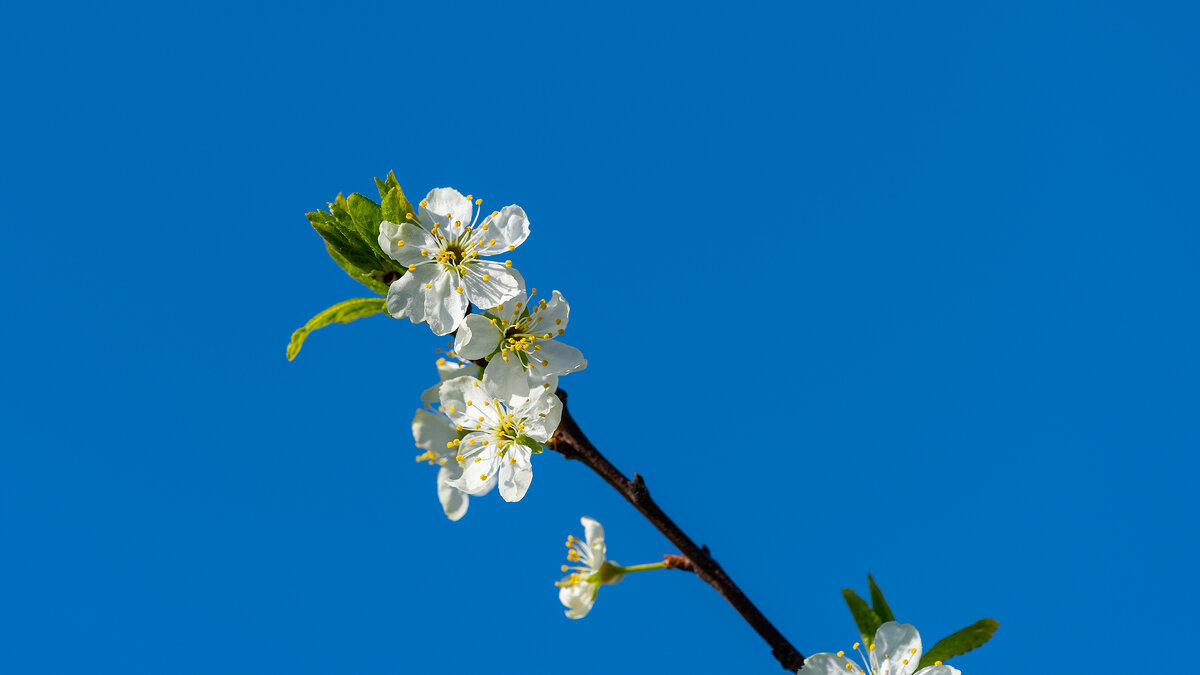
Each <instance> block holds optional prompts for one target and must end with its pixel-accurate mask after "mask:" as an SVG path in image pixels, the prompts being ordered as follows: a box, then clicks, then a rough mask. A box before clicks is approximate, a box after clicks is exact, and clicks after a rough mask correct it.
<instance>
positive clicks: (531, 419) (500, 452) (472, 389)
mask: <svg viewBox="0 0 1200 675" xmlns="http://www.w3.org/2000/svg"><path fill="white" fill-rule="evenodd" d="M485 377H486V376H485ZM441 399H442V410H443V411H444V412H445V413H446V415H447V416H449V417H450V421H451V422H453V423H454V424H455V425H456V431H465V432H467V433H466V435H465V436H463V437H462V438H461V439H459V440H458V441H456V446H457V448H458V454H457V455H456V457H455V459H457V460H458V463H459V465H460V466H461V467H462V469H463V472H462V475H461V477H459V478H458V479H457V480H452V481H450V484H451V485H453V486H454V487H457V488H458V489H460V490H463V491H465V492H472V493H473V492H474V491H475V490H478V489H479V488H480V487H481V486H483V485H486V484H487V483H488V481H491V480H496V479H499V481H500V496H501V497H503V498H504V500H505V501H509V502H515V501H520V499H521V498H522V497H524V496H525V491H526V490H528V489H529V483H530V482H532V481H533V464H532V462H531V461H530V459H531V457H532V456H533V455H534V454H535V453H540V452H541V451H542V450H541V447H540V444H543V443H545V442H546V441H549V440H550V436H551V435H553V434H554V431H555V429H557V428H558V423H559V421H560V419H561V417H562V402H560V401H559V400H558V397H557V396H555V395H554V394H553V393H551V392H549V391H546V390H544V389H542V388H541V387H539V388H538V389H537V390H536V391H527V392H526V395H525V396H511V397H508V398H507V399H505V400H501V398H500V395H499V394H497V393H493V392H492V391H491V388H490V385H489V383H488V381H487V380H486V379H485V380H483V381H480V380H478V379H476V378H474V377H470V376H465V377H456V378H454V379H453V380H448V381H446V382H443V383H442V387H441Z"/></svg>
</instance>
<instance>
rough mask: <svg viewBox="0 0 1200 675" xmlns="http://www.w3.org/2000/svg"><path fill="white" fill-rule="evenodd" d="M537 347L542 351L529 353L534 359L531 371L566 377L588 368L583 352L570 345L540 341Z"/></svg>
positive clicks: (537, 350)
mask: <svg viewBox="0 0 1200 675" xmlns="http://www.w3.org/2000/svg"><path fill="white" fill-rule="evenodd" d="M535 346H537V347H541V349H535V350H531V351H530V352H528V353H529V356H530V358H531V359H532V361H531V363H530V370H532V371H534V372H536V373H539V374H540V373H546V374H551V373H552V374H554V375H566V374H567V373H573V372H575V371H577V370H583V369H584V368H587V359H585V358H583V352H581V351H579V350H578V349H576V348H574V347H572V346H570V345H564V344H563V343H561V342H559V341H557V340H538V341H537V344H536V345H535Z"/></svg>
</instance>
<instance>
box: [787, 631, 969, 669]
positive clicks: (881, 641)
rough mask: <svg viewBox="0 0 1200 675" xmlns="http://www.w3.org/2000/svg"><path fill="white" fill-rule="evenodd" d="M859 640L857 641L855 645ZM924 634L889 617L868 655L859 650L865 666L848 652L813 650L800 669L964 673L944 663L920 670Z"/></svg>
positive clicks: (856, 645) (857, 644) (876, 632)
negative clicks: (918, 668)
mask: <svg viewBox="0 0 1200 675" xmlns="http://www.w3.org/2000/svg"><path fill="white" fill-rule="evenodd" d="M858 648H859V643H857V642H855V643H854V649H856V650H857V649H858ZM921 654H922V649H921V635H920V633H918V632H917V629H916V628H913V626H912V625H911V624H907V623H896V622H895V621H888V622H887V623H885V624H883V625H882V626H880V627H879V630H877V631H875V642H874V644H872V645H871V646H870V647H868V648H867V656H865V657H864V656H863V654H862V652H861V651H859V656H860V657H861V658H862V659H863V663H865V664H866V668H865V670H864V668H863V667H862V666H859V665H858V664H857V663H855V662H854V661H851V660H850V659H848V658H846V653H845V652H838V653H836V654H832V653H829V652H822V653H820V654H813V655H812V656H810V657H808V658H807V659H805V661H804V667H803V668H801V669H800V670H799V672H800V673H801V674H802V675H806V674H807V673H812V675H847V674H849V675H863V674H864V673H865V674H866V675H914V673H915V675H962V674H961V673H960V672H959V671H958V669H957V668H953V667H951V666H946V665H942V662H941V661H938V662H937V663H935V664H934V665H932V666H926V667H924V668H922V669H920V670H917V664H919V663H920V662H921Z"/></svg>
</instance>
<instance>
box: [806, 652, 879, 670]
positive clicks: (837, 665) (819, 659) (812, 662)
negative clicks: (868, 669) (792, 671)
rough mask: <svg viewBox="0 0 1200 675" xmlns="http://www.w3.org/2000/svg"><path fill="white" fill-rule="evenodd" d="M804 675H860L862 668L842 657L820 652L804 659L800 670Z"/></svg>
mask: <svg viewBox="0 0 1200 675" xmlns="http://www.w3.org/2000/svg"><path fill="white" fill-rule="evenodd" d="M800 672H801V673H803V674H804V675H808V674H809V673H811V674H812V675H846V673H850V674H851V675H862V672H863V671H862V668H860V667H859V666H858V664H857V663H855V662H853V661H851V660H850V659H848V658H846V657H844V656H838V655H837V654H830V653H829V652H822V653H820V654H813V655H812V656H810V657H808V658H807V659H804V667H803V668H801V669H800Z"/></svg>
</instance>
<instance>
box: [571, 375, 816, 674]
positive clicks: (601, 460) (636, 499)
mask: <svg viewBox="0 0 1200 675" xmlns="http://www.w3.org/2000/svg"><path fill="white" fill-rule="evenodd" d="M558 397H559V398H560V399H562V402H563V409H562V422H560V423H559V425H558V430H556V431H555V432H554V437H553V438H551V439H550V445H549V447H550V449H552V450H554V451H556V452H558V453H559V454H561V455H562V456H563V457H565V458H567V459H575V460H579V461H581V462H583V463H584V464H586V465H587V466H588V467H589V468H591V470H592V471H595V472H596V473H597V474H598V475H599V476H600V477H601V478H603V479H604V480H605V481H606V482H607V483H608V484H609V485H611V486H612V487H613V489H614V490H616V491H617V492H619V493H621V495H622V496H623V497H625V500H626V501H628V502H629V503H630V504H632V505H633V507H634V508H635V509H637V510H638V511H639V512H640V513H641V514H642V515H643V516H645V517H646V520H649V521H650V523H651V524H652V525H654V526H655V527H656V528H658V531H659V532H662V533H663V536H665V537H666V538H667V539H668V540H669V541H670V542H671V543H672V544H674V545H675V546H676V547H677V548H678V549H679V552H680V553H682V554H683V556H684V558H683V559H684V560H688V561H690V562H691V568H692V571H693V572H695V573H696V576H697V577H700V579H701V580H703V581H704V582H705V583H707V584H708V585H709V586H712V587H713V589H715V590H716V591H717V592H718V593H720V594H721V596H722V597H723V598H725V599H726V600H727V601H729V604H730V605H733V608H734V609H735V610H737V612H738V614H741V615H742V618H743V619H745V620H746V623H748V624H750V627H751V628H753V629H754V630H755V631H756V632H757V633H758V634H759V635H760V636H761V637H762V639H763V640H765V641H766V643H767V644H768V645H770V647H771V653H772V655H774V656H775V660H777V661H779V665H781V666H783V668H784V669H785V670H789V671H791V672H796V671H797V670H799V669H800V667H801V666H803V665H804V656H803V655H802V654H800V652H799V651H798V650H797V649H796V648H795V647H794V646H792V643H791V642H788V639H787V638H785V637H784V636H783V634H782V633H780V632H779V629H777V628H775V626H774V625H773V624H772V623H771V622H770V621H768V620H767V617H765V616H763V613H762V612H760V611H759V609H758V608H757V607H755V606H754V603H752V602H750V598H747V597H746V594H745V593H742V590H741V589H740V588H738V587H737V584H735V583H733V579H730V578H729V575H728V574H726V573H725V570H723V569H721V566H720V565H719V564H717V561H716V560H714V559H713V557H712V555H710V554H709V552H708V547H707V546H699V545H697V544H696V542H694V541H692V538H691V537H689V536H687V534H686V533H684V531H683V530H681V529H679V526H678V525H676V524H675V522H674V521H672V520H671V518H670V517H669V516H668V515H667V514H666V513H664V512H663V510H662V509H661V508H659V506H658V504H656V503H655V502H654V500H653V499H651V497H650V491H649V490H648V489H647V488H646V483H645V481H643V480H642V477H641V476H639V475H638V474H636V473H635V474H633V480H629V479H628V478H626V477H625V474H623V473H621V472H620V470H618V469H617V467H615V466H613V464H612V462H609V461H608V459H607V458H606V457H605V456H604V455H602V454H600V451H599V450H597V449H596V446H594V445H592V442H591V441H589V440H588V438H587V436H585V435H584V433H583V430H582V429H580V428H579V424H578V423H576V422H575V419H574V418H573V417H571V413H570V412H569V411H568V410H567V392H565V391H563V390H562V389H559V390H558ZM673 557H674V556H673ZM670 564H671V561H669V560H666V561H664V566H669V565H670ZM639 567H640V566H639ZM679 568H680V569H683V566H682V565H681V564H680V565H679ZM630 569H633V568H626V571H629V570H630Z"/></svg>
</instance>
